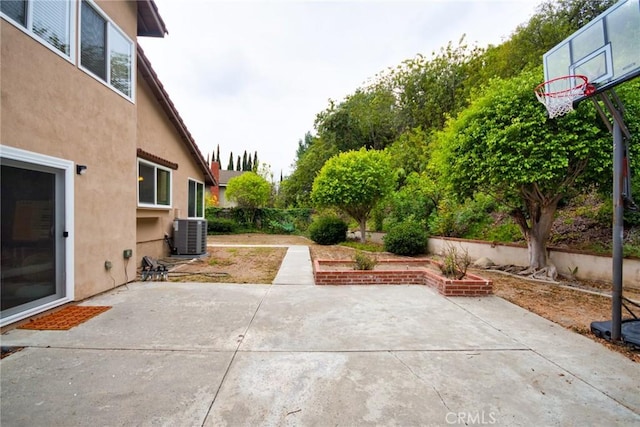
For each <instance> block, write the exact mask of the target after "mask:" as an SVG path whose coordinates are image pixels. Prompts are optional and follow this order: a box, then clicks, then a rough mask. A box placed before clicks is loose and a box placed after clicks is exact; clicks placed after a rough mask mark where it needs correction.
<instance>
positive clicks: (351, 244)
mask: <svg viewBox="0 0 640 427" xmlns="http://www.w3.org/2000/svg"><path fill="white" fill-rule="evenodd" d="M339 245H340V246H346V247H348V248H352V249H357V250H359V251H367V252H384V246H383V245H382V244H380V243H374V242H366V243H361V242H355V241H353V240H349V241H346V242H341V243H339Z"/></svg>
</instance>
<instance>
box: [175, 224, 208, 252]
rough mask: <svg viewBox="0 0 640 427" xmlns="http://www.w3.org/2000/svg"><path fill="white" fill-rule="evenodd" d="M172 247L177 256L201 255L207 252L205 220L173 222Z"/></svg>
mask: <svg viewBox="0 0 640 427" xmlns="http://www.w3.org/2000/svg"><path fill="white" fill-rule="evenodd" d="M173 245H174V246H175V251H176V253H177V254H178V255H202V254H204V253H206V252H207V220H206V219H176V220H174V221H173Z"/></svg>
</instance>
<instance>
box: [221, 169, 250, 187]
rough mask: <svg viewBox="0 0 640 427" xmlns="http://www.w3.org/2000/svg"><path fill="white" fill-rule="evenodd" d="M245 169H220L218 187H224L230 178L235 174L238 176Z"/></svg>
mask: <svg viewBox="0 0 640 427" xmlns="http://www.w3.org/2000/svg"><path fill="white" fill-rule="evenodd" d="M244 172H245V171H220V182H219V183H218V185H219V186H220V187H226V186H227V184H228V183H229V180H230V179H231V178H235V177H236V176H240V175H242V174H243V173H244Z"/></svg>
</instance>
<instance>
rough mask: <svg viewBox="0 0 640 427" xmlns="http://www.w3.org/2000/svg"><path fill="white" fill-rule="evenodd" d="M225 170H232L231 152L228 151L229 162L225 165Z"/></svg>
mask: <svg viewBox="0 0 640 427" xmlns="http://www.w3.org/2000/svg"><path fill="white" fill-rule="evenodd" d="M227 170H228V171H232V170H233V152H231V153H229V164H228V165H227Z"/></svg>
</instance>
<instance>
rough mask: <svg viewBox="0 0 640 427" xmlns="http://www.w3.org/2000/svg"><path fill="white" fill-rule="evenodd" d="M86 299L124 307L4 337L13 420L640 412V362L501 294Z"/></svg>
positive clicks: (266, 289) (380, 289) (197, 287)
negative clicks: (64, 326) (69, 325)
mask: <svg viewBox="0 0 640 427" xmlns="http://www.w3.org/2000/svg"><path fill="white" fill-rule="evenodd" d="M290 253H291V258H290V260H291V262H292V263H293V262H294V261H295V264H297V265H299V266H300V265H303V263H302V261H300V259H301V258H303V257H304V256H305V255H304V254H303V251H301V250H300V251H297V250H294V251H290ZM288 256H289V253H288V254H287V257H288ZM298 257H299V258H298ZM296 260H297V261H296ZM288 266H289V261H287V262H284V263H283V266H282V268H283V269H287V268H289V267H288ZM305 275H306V273H305ZM284 277H287V280H284ZM292 277H293V275H292V273H287V274H284V273H283V275H282V278H283V279H282V280H283V282H282V283H285V282H287V283H288V282H290V281H292V279H291V278H292ZM304 280H306V279H304V278H301V280H300V282H301V283H302V282H303V281H304ZM83 305H110V306H112V308H111V309H110V310H108V311H107V312H105V313H102V314H100V315H99V316H97V317H95V318H93V319H91V320H89V321H88V322H86V323H84V324H82V325H80V326H77V327H75V328H73V329H71V330H69V331H29V330H13V331H9V332H8V333H6V334H4V335H3V336H2V337H1V338H2V345H3V346H25V347H26V348H25V349H23V350H22V351H19V352H17V353H15V354H12V355H10V356H9V357H6V358H5V359H3V360H2V361H1V362H0V368H1V369H0V380H1V383H0V386H1V395H0V397H1V403H0V410H1V415H0V424H1V425H2V426H5V425H6V426H41V425H47V426H51V425H58V426H86V425H91V426H93V425H100V426H102V425H104V426H121V425H127V426H128V425H142V426H147V425H148V426H151V425H167V426H221V425H222V426H224V425H228V426H258V425H265V426H279V425H286V426H307V425H314V426H325V425H341V426H351V425H402V426H417V425H434V426H439V425H474V424H475V425H480V424H490V425H524V426H532V425H536V426H541V425H545V426H553V425H557V426H572V425H575V426H577V425H616V426H636V425H639V424H640V367H639V366H638V364H635V363H633V362H631V361H630V360H628V359H626V358H625V357H623V356H621V355H620V354H618V353H615V352H611V351H609V350H607V349H606V348H605V347H603V346H602V345H600V344H597V343H595V342H593V341H592V340H590V339H588V338H585V337H582V336H580V335H578V334H576V333H574V332H571V331H568V330H566V329H564V328H562V327H560V326H558V325H555V324H553V323H551V322H549V321H547V320H545V319H543V318H541V317H538V316H536V315H534V314H532V313H530V312H528V311H526V310H524V309H522V308H520V307H517V306H515V305H513V304H510V303H508V302H506V301H504V300H502V299H500V298H497V297H486V298H480V299H479V298H444V297H442V296H440V295H438V294H437V293H435V292H434V291H432V290H430V289H429V288H426V287H422V286H362V287H354V286H344V287H342V286H341V287H318V286H310V285H309V284H299V285H297V284H290V285H288V286H270V285H237V284H214V283H166V282H142V283H133V284H129V286H128V289H127V288H124V287H121V288H117V289H115V290H113V291H111V292H108V293H106V294H103V295H100V296H97V297H94V298H91V299H90V300H88V301H85V302H83Z"/></svg>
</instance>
